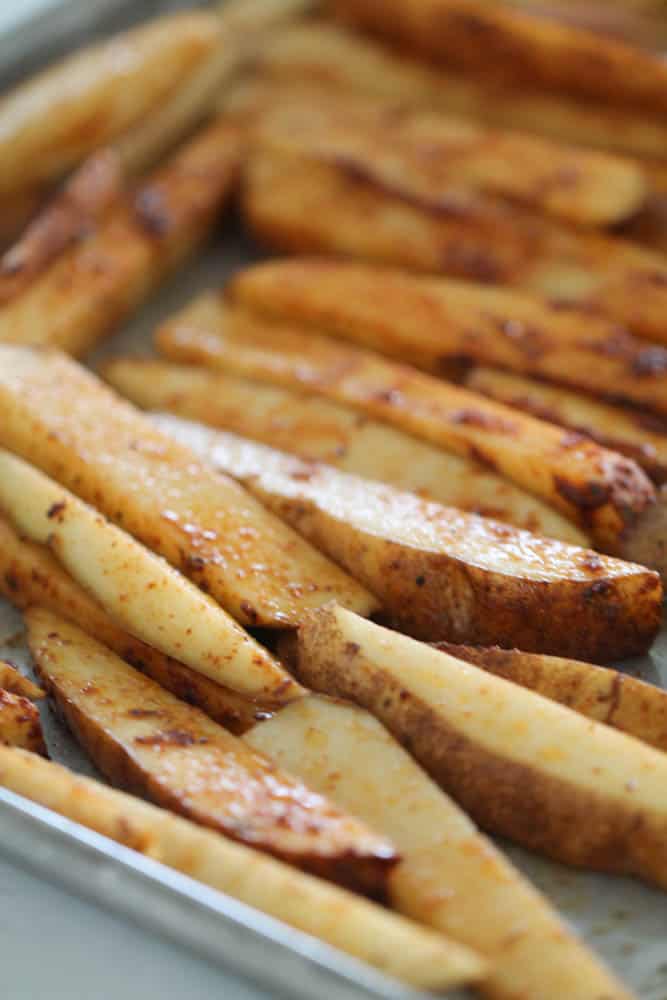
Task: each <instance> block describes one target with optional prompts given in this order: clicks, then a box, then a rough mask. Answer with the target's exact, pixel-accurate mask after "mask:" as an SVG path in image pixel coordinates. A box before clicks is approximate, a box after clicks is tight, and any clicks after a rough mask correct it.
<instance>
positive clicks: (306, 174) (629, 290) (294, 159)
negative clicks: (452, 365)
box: [242, 137, 667, 343]
mask: <svg viewBox="0 0 667 1000" xmlns="http://www.w3.org/2000/svg"><path fill="white" fill-rule="evenodd" d="M242 208H243V215H244V218H245V220H246V223H247V224H248V225H249V227H250V228H251V230H252V231H253V232H254V233H255V235H256V237H258V238H259V239H260V240H261V241H262V242H263V243H265V244H267V245H268V246H270V247H274V248H277V249H280V250H284V251H287V252H289V253H300V254H303V253H316V254H329V255H332V254H334V255H338V256H344V257H353V258H358V259H361V260H367V261H371V262H376V263H383V264H391V265H395V266H398V267H403V268H407V269H409V270H414V271H418V272H419V271H423V272H428V273H431V274H446V275H451V276H452V277H455V278H465V279H468V280H472V281H478V282H482V283H488V284H496V285H509V286H511V287H515V288H517V289H521V290H523V291H524V292H528V293H529V294H531V295H537V296H541V297H543V298H547V299H549V300H551V301H553V302H555V303H558V304H562V305H564V306H570V305H577V306H580V307H584V308H586V309H589V310H591V312H593V313H594V314H595V315H598V314H599V315H601V316H607V317H609V318H610V319H612V320H614V321H615V322H617V323H621V324H623V325H625V326H627V327H628V328H629V329H630V330H632V331H633V332H634V333H636V334H637V335H638V336H642V337H646V339H648V340H656V341H659V342H662V343H667V334H666V332H665V324H664V314H665V309H666V308H667V261H666V260H665V258H664V256H663V255H662V254H658V253H654V252H652V251H650V250H648V249H645V248H644V247H641V246H638V245H634V244H632V243H629V242H627V241H625V240H622V239H619V238H614V237H611V236H606V235H599V234H598V233H596V232H580V231H578V230H575V229H572V228H569V227H566V226H564V225H561V224H559V223H558V222H557V221H556V220H554V219H549V218H547V217H546V216H543V215H538V214H536V213H534V212H531V211H530V210H528V209H524V208H522V207H521V206H519V205H517V204H516V203H512V202H510V201H508V200H503V199H501V198H497V197H492V196H490V195H486V194H481V193H479V192H472V191H471V192H467V193H466V194H465V196H461V197H456V198H454V199H453V200H452V204H450V205H448V206H446V207H445V208H435V207H434V206H433V205H429V204H427V203H425V202H422V201H419V200H418V199H416V198H412V199H408V198H405V197H404V196H403V195H402V194H401V193H400V192H396V193H395V192H393V191H391V190H388V188H387V186H386V185H385V184H383V183H382V182H381V180H379V179H378V177H377V176H376V175H375V174H374V173H373V171H372V169H369V170H365V169H362V168H361V167H360V165H359V164H358V163H357V162H354V161H347V162H344V163H341V162H338V161H335V160H334V159H332V158H328V157H326V156H325V155H323V154H322V155H319V154H317V153H315V152H313V151H312V150H308V149H299V148H298V144H296V143H295V142H291V143H286V142H278V141H277V140H275V139H271V140H269V139H268V138H267V137H265V138H264V140H263V141H261V142H259V141H258V142H257V143H256V145H255V146H254V149H253V152H252V154H251V155H250V156H249V158H248V160H247V162H246V164H245V167H244V183H243V194H242Z"/></svg>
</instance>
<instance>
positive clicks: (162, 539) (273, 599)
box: [0, 344, 376, 628]
mask: <svg viewBox="0 0 667 1000" xmlns="http://www.w3.org/2000/svg"><path fill="white" fill-rule="evenodd" d="M0 411H1V412H2V414H3V419H2V422H1V423H0V446H1V447H5V448H6V449H7V450H8V451H12V452H13V453H15V454H16V455H18V456H19V457H22V458H23V459H24V460H25V461H27V462H30V463H32V464H33V465H35V466H36V467H37V468H39V469H41V471H42V472H44V473H46V475H50V476H52V477H53V478H54V479H56V480H57V481H58V482H59V483H60V484H61V485H62V486H65V487H66V488H67V489H71V491H72V492H73V493H75V494H76V495H77V496H78V497H79V498H80V499H82V500H84V501H86V502H87V503H90V504H92V505H94V506H95V508H96V509H97V510H99V511H100V513H102V514H104V515H105V516H106V517H108V518H109V519H110V520H112V521H113V522H114V523H116V524H118V525H119V526H120V527H122V528H123V530H125V531H127V532H128V533H130V534H132V535H134V536H135V538H137V539H138V540H139V541H141V542H143V543H144V544H145V545H146V546H147V548H149V549H151V550H153V551H155V552H156V553H158V554H159V555H162V556H163V557H164V558H165V559H167V561H168V562H170V563H171V564H172V566H174V567H175V568H176V569H179V570H181V571H182V572H183V574H184V575H185V576H187V577H189V578H190V579H192V580H193V581H194V582H195V583H196V584H197V585H198V586H199V587H200V589H203V590H205V591H206V592H208V593H210V595H211V597H213V598H214V600H216V601H217V602H218V603H219V604H221V605H222V607H224V608H225V610H226V611H228V612H229V613H230V614H231V615H232V616H233V617H234V618H236V619H237V621H239V622H240V623H241V624H244V625H256V626H266V627H275V628H289V627H290V626H293V625H296V624H298V622H299V621H300V620H301V618H302V616H303V614H304V612H305V610H306V609H307V608H309V607H313V606H314V605H320V604H323V603H326V601H328V600H331V599H335V600H337V601H338V602H339V603H341V604H347V603H349V604H350V605H351V606H352V607H354V608H355V610H358V611H360V613H362V614H369V613H370V612H371V611H372V610H373V609H374V608H375V607H376V602H375V599H374V598H372V597H371V596H370V595H369V594H368V592H367V591H366V590H364V589H363V587H362V586H361V585H360V584H358V583H356V582H355V581H354V580H352V579H351V578H350V577H349V576H348V575H347V574H345V573H344V572H343V571H342V570H341V569H339V568H338V567H337V566H334V565H333V563H331V562H330V561H329V560H328V559H326V558H325V557H324V556H323V555H322V554H321V553H319V552H317V551H316V550H315V549H313V548H312V547H311V546H310V545H308V543H307V542H305V541H304V540H303V539H302V538H300V537H299V535H297V534H296V533H295V532H294V531H293V530H292V529H290V528H288V527H287V526H286V525H285V524H283V523H282V522H281V521H279V520H278V518H276V517H275V516H273V515H271V514H269V513H268V512H267V511H266V510H265V509H264V508H263V507H262V505H261V504H260V503H259V502H258V501H257V500H255V499H254V498H252V497H251V496H250V494H248V493H247V491H246V490H244V489H242V487H240V486H239V485H238V484H237V483H235V482H234V481H233V480H231V479H228V478H225V477H223V476H220V475H219V474H217V473H214V472H213V471H212V470H211V469H209V468H208V467H207V466H206V465H205V464H204V463H202V462H199V461H198V460H197V459H196V458H195V456H194V455H193V454H192V452H190V451H188V450H187V449H184V448H182V447H180V446H179V445H177V444H176V443H175V442H174V441H172V440H171V439H170V438H168V437H166V436H165V435H163V434H161V433H160V432H159V431H157V430H156V428H155V427H154V426H153V425H152V424H151V423H150V421H149V420H148V419H147V418H146V417H145V416H144V415H143V414H141V413H140V412H139V411H138V410H136V409H135V408H134V407H133V406H131V405H130V404H129V403H127V402H125V401H124V400H122V399H120V397H118V396H116V395H115V393H113V392H112V391H111V390H110V389H109V388H107V387H106V386H104V385H103V384H102V383H101V382H100V381H99V380H98V379H97V378H96V377H95V376H94V375H92V374H91V373H90V372H88V371H86V370H85V369H84V368H82V367H81V366H80V365H78V364H77V363H76V362H75V361H72V360H71V359H70V358H67V357H65V356H64V355H61V354H58V353H57V352H43V351H34V350H31V349H30V348H25V347H14V346H9V345H2V344H0Z"/></svg>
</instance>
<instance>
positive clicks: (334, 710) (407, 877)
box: [245, 697, 628, 1000]
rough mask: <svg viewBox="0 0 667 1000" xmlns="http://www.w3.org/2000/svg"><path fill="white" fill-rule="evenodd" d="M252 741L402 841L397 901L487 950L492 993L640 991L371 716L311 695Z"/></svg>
mask: <svg viewBox="0 0 667 1000" xmlns="http://www.w3.org/2000/svg"><path fill="white" fill-rule="evenodd" d="M245 741H246V742H247V743H249V744H250V745H251V746H252V747H253V748H254V749H256V750H260V751H261V752H263V753H266V754H267V755H269V756H273V757H274V759H275V760H276V762H278V763H279V764H280V766H283V767H286V768H288V769H289V770H291V771H292V772H293V773H294V774H298V775H299V776H300V777H302V778H303V780H304V781H307V782H308V784H309V785H310V786H311V787H312V788H315V789H317V790H318V791H320V792H321V793H322V794H326V795H327V796H328V797H330V798H331V799H333V801H335V802H337V803H338V804H339V805H340V806H341V807H342V808H345V809H349V810H350V811H351V812H353V813H354V814H355V815H357V816H361V817H363V819H364V820H365V821H366V822H368V823H369V824H370V825H372V826H373V827H374V828H375V829H377V830H382V831H384V833H385V834H386V835H387V836H389V837H390V838H391V839H392V840H393V841H394V843H396V844H397V845H398V847H399V849H400V851H401V856H402V859H401V862H400V863H399V865H398V866H397V867H396V868H395V869H394V870H393V872H392V873H391V876H390V878H389V895H390V900H391V902H392V904H393V906H394V907H396V909H398V910H399V911H400V912H402V913H405V914H406V915H407V916H410V917H412V918H413V919H414V920H418V921H419V922H420V923H424V924H427V925H429V926H431V927H434V928H435V929H437V930H439V931H442V932H443V933H444V934H446V935H447V936H449V937H451V938H452V939H453V940H455V941H460V942H461V943H468V944H469V946H470V947H474V948H476V949H477V950H478V951H479V952H481V954H482V955H483V956H484V958H486V959H487V960H488V962H489V971H488V974H487V976H486V977H485V978H484V980H483V981H482V983H480V984H479V987H478V988H479V989H480V991H481V992H482V993H483V994H484V995H485V996H488V997H493V998H497V1000H516V998H517V997H531V998H535V1000H539V998H544V1000H546V998H553V997H568V998H569V1000H594V998H595V1000H597V998H598V997H602V996H604V997H609V998H610V1000H611V998H619V997H626V996H627V995H628V994H627V993H626V992H625V990H624V989H623V988H622V987H621V986H620V984H619V983H617V982H615V981H614V979H613V977H612V976H611V974H610V973H609V972H607V970H606V969H604V968H603V967H602V966H601V965H600V963H598V962H597V961H596V959H595V958H594V957H593V955H592V954H591V953H590V952H589V951H587V949H586V948H585V947H584V945H583V944H581V943H580V942H579V941H578V940H577V939H576V937H574V935H573V934H572V933H571V932H570V931H569V930H568V929H567V928H566V927H565V925H564V924H563V923H562V922H561V921H560V919H559V917H558V915H557V914H556V913H555V912H554V911H553V910H552V909H551V907H550V905H549V903H548V902H547V901H546V899H544V897H542V896H541V895H540V894H539V893H538V892H537V891H536V890H535V889H533V887H532V886H531V885H530V884H529V883H528V882H527V881H526V880H525V879H524V878H523V877H522V876H521V875H520V874H519V872H518V871H517V870H516V869H515V868H514V867H513V866H512V865H511V864H510V863H509V862H508V861H507V860H506V859H505V858H504V857H503V856H502V855H501V854H500V852H499V851H498V850H497V849H496V848H495V847H494V846H493V844H492V843H491V842H490V841H489V840H487V838H486V837H484V835H483V834H481V833H479V831H478V830H476V829H475V827H474V825H473V824H472V823H471V821H470V820H469V819H468V817H467V816H466V815H465V813H463V812H462V811H461V810H460V809H459V808H458V806H456V805H455V803H454V802H452V801H451V799H449V798H448V796H446V795H444V794H443V792H441V791H440V789H439V788H437V786H436V785H435V784H434V783H433V782H432V781H431V779H430V778H429V777H428V776H427V775H426V774H425V773H424V771H422V769H421V768H420V767H419V765H418V764H416V763H415V761H414V760H413V759H412V758H411V757H410V756H409V755H408V754H407V753H406V752H405V750H403V749H402V747H400V746H399V745H398V743H396V741H395V740H394V739H393V738H392V737H391V736H390V735H389V733H388V732H387V730H386V729H384V727H383V726H381V725H380V723H379V722H378V721H377V720H376V719H374V718H373V717H372V716H371V715H369V714H368V713H367V712H364V711H363V710H362V709H360V708H358V707H357V706H356V705H349V704H344V703H343V702H338V701H333V700H331V699H328V698H316V697H310V698H305V699H303V700H302V701H300V702H299V703H298V704H295V705H290V706H288V707H287V708H285V710H284V711H281V712H280V713H279V714H278V715H277V716H275V717H274V718H273V719H271V720H270V721H269V722H265V723H261V724H260V725H258V726H255V728H254V729H252V730H251V731H250V732H249V733H247V734H246V736H245ZM360 760H363V768H360V767H359V766H358V761H360ZM388 775H391V780H390V781H388V780H387V776H388ZM453 899H455V900H456V905H455V906H453V905H452V900H453Z"/></svg>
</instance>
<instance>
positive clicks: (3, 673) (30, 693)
mask: <svg viewBox="0 0 667 1000" xmlns="http://www.w3.org/2000/svg"><path fill="white" fill-rule="evenodd" d="M0 593H2V584H1V582H0ZM0 688H2V689H3V690H4V691H8V692H9V693H10V694H18V695H21V697H22V698H27V699H28V700H29V701H39V699H40V698H44V697H45V692H44V691H42V689H41V688H39V687H37V685H36V684H33V682H32V681H31V680H30V679H29V678H28V677H24V676H23V674H21V673H20V672H19V671H18V670H17V669H16V667H15V666H14V665H13V664H12V663H8V662H7V660H0Z"/></svg>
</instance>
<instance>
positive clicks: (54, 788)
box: [0, 747, 484, 990]
mask: <svg viewBox="0 0 667 1000" xmlns="http://www.w3.org/2000/svg"><path fill="white" fill-rule="evenodd" d="M0 785H2V786H3V787H4V788H7V789H9V790H10V791H12V792H15V793H16V794H18V795H22V796H24V797H25V798H27V799H30V800H31V801H32V802H37V803H39V804H40V805H42V806H45V807H46V808H48V809H52V810H53V811H54V812H57V813H59V814H60V815H61V816H66V817H68V819H71V820H73V821H74V822H75V823H80V824H81V825H82V826H86V827H89V828H90V829H91V830H94V831H96V832H97V833H101V834H103V835H104V836H106V837H109V838H110V839H111V840H115V841H117V842H118V843H120V844H123V845H124V846H126V847H130V848H132V849H133V850H135V851H138V852H139V853H140V854H145V855H147V856H148V857H150V858H153V859H154V860H156V861H160V862H162V864H164V865H167V866H168V867H170V868H174V869H175V870H176V871H179V872H182V873H183V874H185V875H188V876H190V877H191V878H194V879H197V880H198V881H199V882H202V883H203V884H204V885H208V886H210V887H211V888H213V889H217V890H219V891H220V892H224V893H226V894H228V895H230V896H233V897H234V898H235V899H239V900H241V902H243V903H246V904H248V905H249V906H254V907H255V908H256V909H258V910H261V911H262V912H263V913H267V914H268V915H270V916H272V917H276V918H277V919H279V920H282V921H283V922H284V923H286V924H289V925H290V926H291V927H296V928H297V929H298V930H301V931H305V932H306V933H307V934H310V935H312V936H314V937H316V938H319V939H320V940H322V941H325V942H326V943H327V944H330V945H333V947H335V948H339V949H340V950H341V951H345V952H347V953H348V954H350V955H353V956H354V957H355V958H359V959H361V960H362V961H366V962H368V963H369V964H371V965H374V966H375V967H376V968H378V969H380V970H381V971H382V972H384V973H385V974H386V975H389V976H394V977H396V978H397V979H401V980H403V981H404V982H406V983H410V984H411V985H413V986H415V987H418V988H424V989H437V990H444V989H447V988H449V987H452V986H455V985H458V984H461V983H465V982H471V981H474V980H477V979H479V978H480V976H481V975H482V974H483V971H484V969H483V965H482V963H481V961H480V960H479V959H478V958H477V957H476V956H475V955H474V954H473V953H471V952H470V951H469V950H468V949H467V948H463V947H461V946H456V945H454V944H453V943H452V942H449V941H446V940H445V939H444V938H443V937H442V935H440V934H434V933H432V932H429V931H428V930H426V929H425V928H422V927H418V926H417V925H416V924H413V923H412V922H411V921H409V920H406V919H404V918H402V917H399V916H398V915H397V914H394V913H389V912H388V911H387V910H386V909H384V908H383V907H380V906H376V905H374V904H373V903H370V902H368V900H366V899H361V898H360V897H359V896H356V895H353V894H351V893H348V892H345V890H343V889H340V888H338V887H337V886H334V885H331V884H330V883H328V882H323V881H321V880H320V879H317V878H313V877H312V876H310V875H305V874H303V872H299V871H295V870H294V868H291V867H289V866H288V865H285V864H282V863H281V862H280V861H276V860H275V859H274V858H269V857H266V856H264V855H262V854H258V853H257V852H256V851H253V850H251V849H249V848H248V847H245V846H243V845H242V844H236V843H234V842H233V841H231V840H227V839H226V838H225V837H220V836H219V835H218V834H216V833H214V832H213V831H211V830H204V829H201V828H200V827H198V826H195V825H194V823H190V822H189V821H188V820H185V819H181V818H180V817H179V816H174V815H172V814H171V813H169V812H166V811H165V810H163V809H159V808H157V807H156V806H153V805H149V804H148V803H146V802H141V801H140V800H138V799H135V798H133V797H132V796H130V795H126V794H124V793H123V792H118V791H116V790H115V789H112V788H108V787H107V786H106V785H102V784H100V782H98V781H93V780H92V779H90V778H82V777H81V776H79V775H75V774H72V773H71V771H68V770H67V769H66V768H64V767H61V766H60V765H59V764H52V763H51V762H49V761H44V760H42V759H41V758H39V757H36V756H35V755H34V754H29V753H27V752H26V751H24V750H17V749H14V748H7V747H0Z"/></svg>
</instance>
